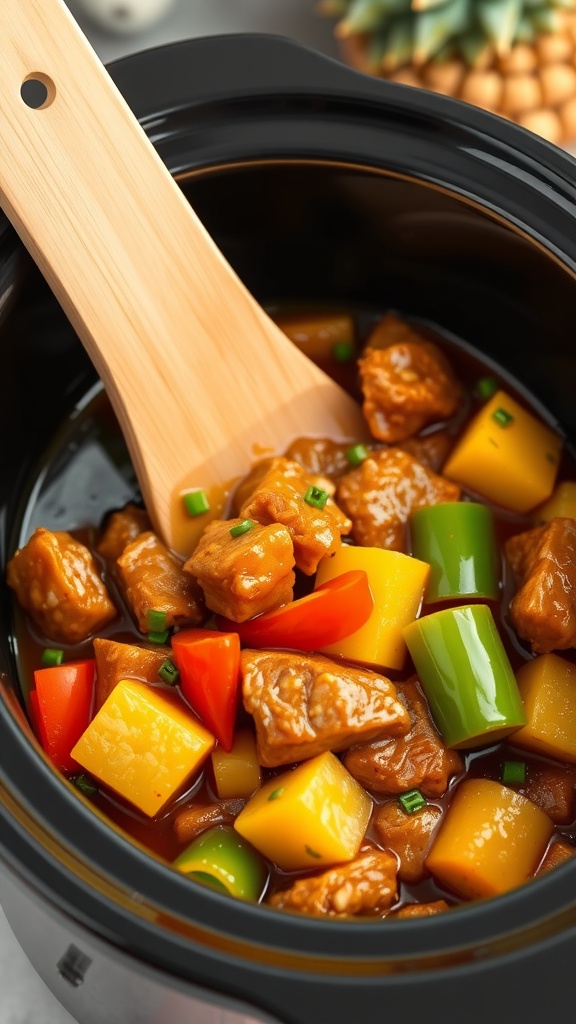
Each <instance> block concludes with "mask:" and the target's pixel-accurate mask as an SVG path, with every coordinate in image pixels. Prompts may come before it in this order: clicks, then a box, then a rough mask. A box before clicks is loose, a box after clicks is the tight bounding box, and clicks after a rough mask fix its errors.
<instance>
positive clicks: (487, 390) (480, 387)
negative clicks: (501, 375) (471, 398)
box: [476, 377, 498, 398]
mask: <svg viewBox="0 0 576 1024" xmlns="http://www.w3.org/2000/svg"><path fill="white" fill-rule="evenodd" d="M497 391H498V382H497V381H495V380H494V377H480V380H477V381H476V394H477V395H478V396H479V397H480V398H492V395H495V394H496V392H497Z"/></svg>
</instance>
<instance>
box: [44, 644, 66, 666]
mask: <svg viewBox="0 0 576 1024" xmlns="http://www.w3.org/2000/svg"><path fill="white" fill-rule="evenodd" d="M63 661H64V651H61V650H60V649H59V648H57V647H46V648H45V649H44V650H43V651H42V657H41V658H40V664H41V665H42V668H54V667H55V666H56V665H61V664H62V662H63Z"/></svg>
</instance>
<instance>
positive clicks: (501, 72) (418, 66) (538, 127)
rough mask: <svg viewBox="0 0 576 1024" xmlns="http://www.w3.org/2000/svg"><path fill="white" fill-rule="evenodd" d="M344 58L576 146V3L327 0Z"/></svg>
mask: <svg viewBox="0 0 576 1024" xmlns="http://www.w3.org/2000/svg"><path fill="white" fill-rule="evenodd" d="M317 7H318V10H319V12H320V13H321V14H323V15H327V16H329V17H333V18H335V19H336V25H335V34H336V36H337V38H338V41H339V44H340V47H341V52H342V56H343V59H344V60H345V61H346V62H347V63H348V64H350V65H351V66H352V67H355V68H356V69H358V70H360V71H364V72H366V73H367V74H372V75H377V76H379V77H381V78H387V79H390V80H391V81H394V82H402V83H403V84H405V85H412V86H419V87H420V88H424V89H429V90H431V91H433V92H439V93H444V94H445V95H448V96H455V97H457V98H458V99H461V100H465V101H467V102H468V103H473V104H475V105H476V106H478V107H483V108H484V109H485V110H490V111H492V112H493V113H496V114H500V115H501V116H502V117H506V118H508V119H509V120H511V121H515V122H516V123H517V124H520V125H522V126H523V127H524V128H528V129H530V130H531V131H533V132H535V133H536V134H538V135H540V136H542V137H543V138H545V139H548V140H549V141H550V142H554V143H556V144H557V145H561V146H570V145H571V144H573V143H574V142H576V0H319V3H317Z"/></svg>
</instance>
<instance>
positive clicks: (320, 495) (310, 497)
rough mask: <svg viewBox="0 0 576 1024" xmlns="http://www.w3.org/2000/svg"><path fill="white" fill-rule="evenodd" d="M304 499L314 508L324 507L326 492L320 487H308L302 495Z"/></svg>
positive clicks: (326, 498) (326, 497) (326, 499)
mask: <svg viewBox="0 0 576 1024" xmlns="http://www.w3.org/2000/svg"><path fill="white" fill-rule="evenodd" d="M304 501H305V502H306V504H307V505H312V506H313V507H314V508H324V506H325V504H326V502H327V501H328V494H327V492H326V491H323V490H322V488H321V487H309V488H308V490H307V491H306V494H305V495H304Z"/></svg>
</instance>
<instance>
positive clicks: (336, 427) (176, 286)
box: [0, 0, 365, 556]
mask: <svg viewBox="0 0 576 1024" xmlns="http://www.w3.org/2000/svg"><path fill="white" fill-rule="evenodd" d="M27 81H35V82H40V83H42V85H43V86H44V87H45V89H46V98H45V100H44V102H43V103H42V105H41V106H40V107H38V108H31V107H30V106H28V105H27V103H26V102H25V101H24V99H23V98H22V95H21V88H22V85H23V83H25V82H27ZM0 205H1V206H2V208H3V209H4V211H5V213H6V215H7V216H8V217H9V219H10V220H11V221H12V223H13V225H14V227H15V228H16V231H17V232H18V233H19V235H20V237H21V238H22V240H23V241H24V243H25V245H26V246H27V248H28V249H29V251H30V253H31V254H32V256H33V258H34V260H35V261H36V263H37V264H38V266H39V267H40V270H41V271H42V273H43V274H44V276H45V277H46V279H47V281H48V283H49V285H50V287H51V288H52V290H53V292H54V294H55V295H56V297H57V299H58V301H59V302H60V304H61V305H62V307H63V309H64V311H65V313H66V315H67V316H68V318H69V319H70V321H71V323H72V325H73V326H74V328H75V330H76V332H77V334H78V336H79V338H80V339H81V341H82V343H83V344H84V346H85V348H86V350H87V352H88V354H89V355H90V358H91V359H92V361H93V363H94V365H95V367H96V369H97V371H98V373H99V375H100V377H101V379H102V381H103V383H104V386H105V388H106V391H107V393H108V395H109V397H110V400H111V403H112V406H113V408H114V410H115V413H116V415H117V417H118V420H119V423H120V427H121V429H122V431H123V434H124V437H125V440H126V443H127V446H128V450H129V452H130V455H131V458H132V461H133V464H134V469H135V472H136V474H137V477H138V481H139V484H140V487H141V490H142V495H143V498H144V500H145V502H146V505H147V508H148V511H149V513H150V516H151V518H152V521H153V523H154V527H155V529H156V530H157V531H158V532H159V534H160V536H161V537H162V538H163V540H164V542H165V543H166V544H167V545H168V547H169V548H171V549H172V550H173V551H175V552H177V553H178V554H180V555H182V556H187V555H188V554H189V553H190V551H191V550H192V547H193V546H194V541H195V539H196V537H197V536H198V534H199V531H200V530H201V529H203V528H204V526H205V525H206V523H207V522H208V521H209V519H210V517H215V516H218V515H220V514H221V513H222V510H223V509H224V507H225V501H226V496H227V493H228V492H229V491H230V489H231V487H232V486H233V484H234V483H235V482H236V480H237V479H238V478H240V477H241V476H243V475H244V474H245V473H246V472H247V471H248V470H249V468H250V465H251V463H252V462H253V460H254V458H255V456H261V455H264V454H270V453H272V454H277V453H279V452H282V451H283V450H284V449H285V448H286V446H287V445H288V444H289V443H290V442H291V441H292V440H293V439H294V438H295V437H298V436H303V435H308V436H317V437H318V436H327V437H334V438H340V439H343V440H349V439H350V440H351V439H355V438H358V437H361V436H363V435H364V432H365V428H364V426H363V422H362V417H361V413H360V409H359V407H358V405H357V404H356V403H355V402H354V401H353V400H352V399H351V398H350V397H349V396H348V395H347V394H346V393H345V392H344V391H343V389H342V388H340V387H339V386H337V385H336V384H335V383H334V382H333V381H332V380H331V379H330V378H329V377H328V376H327V375H326V374H324V373H323V372H321V371H320V370H319V369H318V368H317V367H316V366H315V365H314V364H313V363H312V362H311V361H310V360H309V359H308V358H307V357H306V356H305V355H303V354H302V353H301V352H300V351H299V350H298V349H297V348H296V347H295V346H294V345H293V344H292V343H291V342H290V341H289V340H288V339H287V338H286V336H285V335H284V334H283V332H282V331H281V330H280V329H279V328H278V327H277V326H276V325H275V324H274V322H273V321H272V320H271V319H270V317H269V316H268V315H267V314H266V313H265V312H264V311H263V310H262V308H261V307H260V306H259V305H258V303H257V302H256V301H255V299H254V298H253V297H252V296H251V295H250V293H249V292H248V290H247V289H246V288H245V286H244V285H243V284H242V282H241V281H240V280H239V278H238V277H237V275H236V274H235V273H234V271H233V270H232V268H231V267H230V265H229V264H228V263H227V262H226V260H225V259H224V257H223V255H222V253H221V252H220V251H219V249H218V248H217V246H216V245H215V243H214V242H213V241H212V239H211V238H210V236H209V234H208V233H207V231H206V230H205V228H204V227H203V226H202V224H201V223H200V221H199V219H198V218H197V216H196V215H195V214H194V212H193V210H192V209H191V208H190V206H189V204H188V202H187V200H186V199H185V197H184V196H183V194H182V192H181V190H180V188H179V186H178V185H177V184H176V182H175V181H174V180H173V178H172V176H171V174H170V173H169V171H168V170H167V169H166V167H165V165H164V163H163V162H162V160H161V159H160V157H159V156H158V154H157V153H156V151H155V150H154V147H153V146H152V144H151V143H150V142H149V140H148V138H147V136H146V134H145V132H144V131H143V129H142V128H141V126H140V124H139V123H138V121H137V119H136V118H135V117H134V115H133V114H132V112H131V110H130V108H129V107H128V105H127V104H126V102H125V101H124V99H123V97H122V96H121V94H120V93H119V91H118V90H117V88H116V87H115V85H114V83H113V82H112V80H111V78H110V76H109V75H108V72H107V71H106V69H105V68H104V66H103V65H102V63H101V62H100V60H99V58H98V57H97V56H96V54H95V53H94V51H93V49H92V47H91V46H90V44H89V42H88V40H87V39H86V38H85V36H84V35H83V33H82V32H81V30H80V28H79V27H78V25H77V24H76V22H75V20H74V19H73V17H72V15H71V14H70V12H69V11H68V8H67V7H66V6H65V4H64V3H63V2H62V0H2V2H1V4H0ZM278 245H282V239H281V238H279V239H278ZM193 489H201V490H203V491H205V493H206V494H207V496H208V497H209V500H210V505H211V508H210V511H209V512H208V513H206V514H205V515H204V516H200V517H198V519H191V518H190V517H189V516H187V514H186V512H185V510H184V504H183V501H182V497H181V496H182V494H183V493H184V492H186V491H189V490H193Z"/></svg>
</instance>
